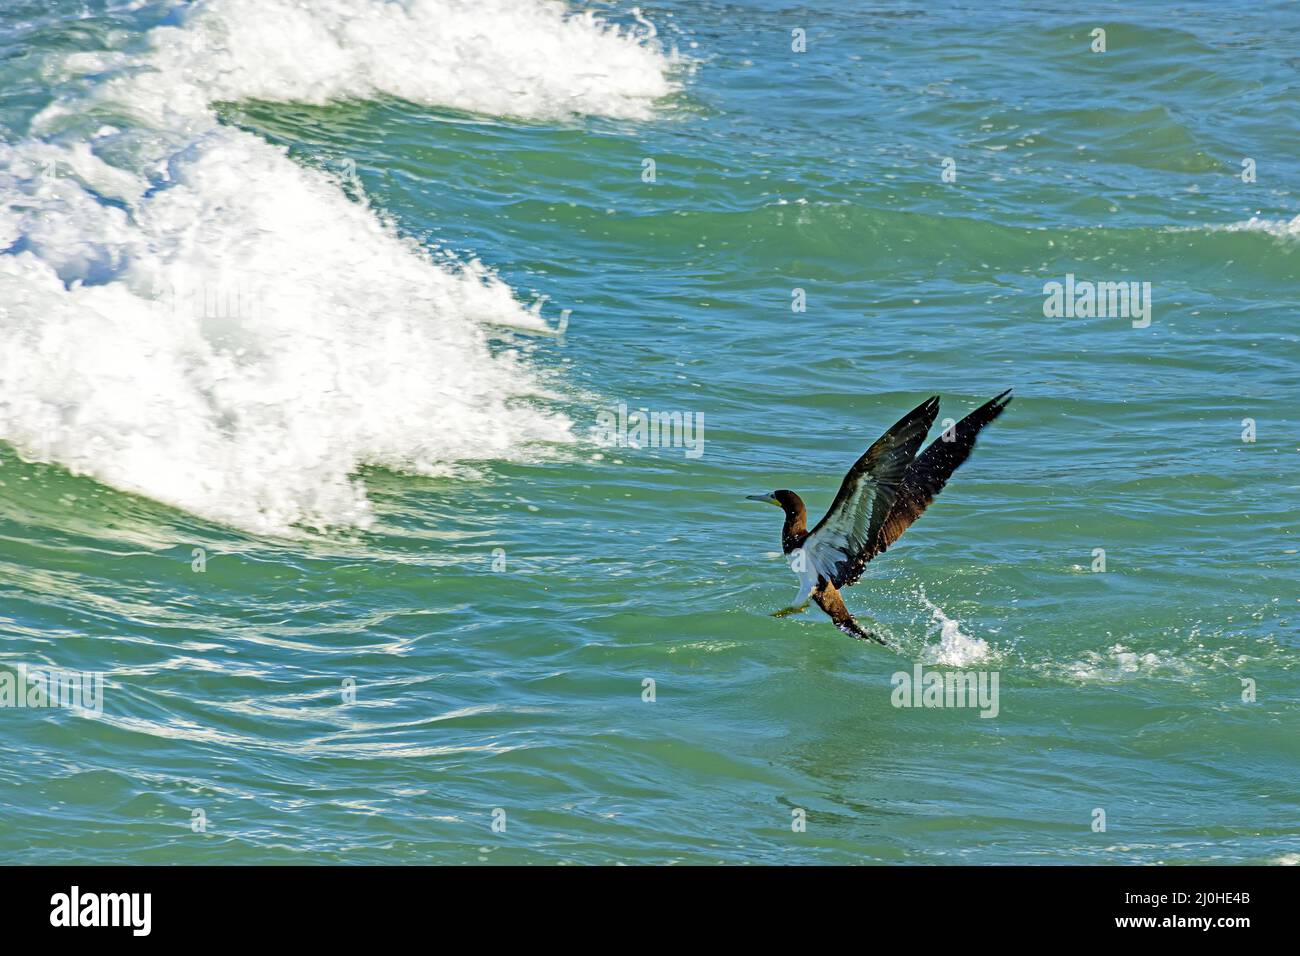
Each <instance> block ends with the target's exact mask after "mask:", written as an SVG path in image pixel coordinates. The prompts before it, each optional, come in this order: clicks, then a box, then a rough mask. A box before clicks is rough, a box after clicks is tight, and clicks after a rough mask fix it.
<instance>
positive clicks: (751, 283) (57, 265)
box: [0, 0, 1300, 864]
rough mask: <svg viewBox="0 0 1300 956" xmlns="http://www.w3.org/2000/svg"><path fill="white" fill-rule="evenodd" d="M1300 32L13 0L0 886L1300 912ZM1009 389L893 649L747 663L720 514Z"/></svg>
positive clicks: (874, 614)
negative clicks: (382, 875) (614, 889)
mask: <svg viewBox="0 0 1300 956" xmlns="http://www.w3.org/2000/svg"><path fill="white" fill-rule="evenodd" d="M1096 28H1102V29H1104V31H1105V50H1104V52H1100V51H1094V50H1093V46H1094V45H1096V44H1097V43H1098V40H1097V39H1096V38H1094V35H1093V31H1094V30H1095V29H1096ZM1297 28H1300V13H1298V12H1297V10H1296V7H1295V5H1294V4H1290V3H1262V4H1250V5H1236V4H1208V3H1207V4H1196V3H1168V2H1153V3H1143V4H1132V5H1130V4H1118V3H1117V4H1097V5H1093V6H1087V5H1085V6H1080V5H1078V4H1066V3H1058V2H1044V3H1036V4H1032V5H1030V4H1025V5H1021V4H1014V5H1012V4H1007V5H986V4H956V5H953V4H938V5H936V4H920V3H884V4H871V5H866V4H850V3H842V2H828V0H822V2H815V3H811V4H806V5H800V6H798V7H792V6H789V5H786V4H781V3H777V2H774V0H750V2H743V3H734V2H733V3H719V2H705V0H700V2H696V0H682V2H664V3H658V2H651V3H643V4H641V5H640V6H639V7H633V6H632V5H630V4H626V3H616V4H594V5H593V6H592V9H591V11H590V12H588V11H586V10H585V9H580V8H578V7H574V6H568V7H566V6H563V5H560V4H557V3H550V2H542V0H474V2H471V0H463V2H461V0H405V2H381V0H310V2H301V3H299V2H291V0H256V2H254V0H208V2H195V3H180V2H171V0H135V2H120V0H118V2H115V0H39V2H38V0H9V2H6V3H5V4H3V6H0V79H2V80H3V82H0V639H2V640H0V671H4V672H7V673H11V674H14V675H18V674H22V673H28V674H30V673H31V672H34V671H45V672H47V673H48V672H51V671H53V670H57V671H59V672H60V673H62V672H76V673H85V674H88V675H90V674H101V675H102V698H100V700H99V701H98V707H93V706H92V707H90V708H89V709H87V708H81V709H78V708H71V707H59V708H32V707H16V706H4V707H0V749H2V750H3V752H4V754H5V759H4V760H3V761H0V861H3V862H6V863H52V862H88V863H189V864H222V863H362V864H380V863H398V864H405V863H446V864H462V863H470V864H474V863H506V864H512V863H513V864H518V863H529V864H551V863H565V862H567V863H613V862H620V863H717V862H724V863H878V862H883V863H902V862H906V863H957V862H963V863H1013V862H1021V863H1080V864H1096V863H1170V864H1181V863H1211V862H1213V863H1295V862H1297V861H1300V783H1298V782H1300V738H1298V737H1297V719H1298V718H1300V680H1298V678H1300V667H1298V666H1297V653H1298V651H1300V639H1298V635H1297V624H1296V621H1297V615H1298V614H1300V607H1297V600H1300V592H1297V588H1296V581H1297V566H1298V562H1300V557H1298V556H1297V550H1298V549H1300V535H1298V534H1297V505H1298V504H1300V488H1298V484H1297V477H1296V475H1297V469H1296V464H1297V459H1296V454H1297V451H1300V447H1297V446H1298V444H1300V443H1298V441H1297V438H1298V434H1300V433H1298V431H1297V427H1298V426H1300V415H1297V411H1296V406H1297V400H1298V399H1300V346H1297V341H1296V329H1297V315H1300V296H1298V295H1297V287H1298V286H1297V279H1300V197H1298V196H1297V194H1296V183H1297V182H1298V181H1300V180H1298V177H1300V136H1298V135H1297V123H1296V116H1295V104H1296V101H1297V85H1300V84H1298V83H1297V66H1300V60H1297V58H1296V55H1295V52H1294V43H1293V40H1294V37H1295V35H1296V30H1297ZM795 31H802V32H801V33H796V32H795ZM798 46H801V47H802V49H801V50H796V49H795V47H798ZM1068 276H1072V277H1073V279H1072V280H1069V281H1072V282H1076V283H1080V282H1136V283H1138V284H1139V285H1138V287H1137V288H1138V289H1139V290H1140V289H1141V288H1142V285H1141V284H1142V283H1150V286H1149V290H1150V291H1149V296H1150V298H1149V303H1150V309H1149V312H1148V313H1146V314H1145V316H1138V317H1133V316H1131V315H1125V314H1115V313H1114V312H1112V313H1111V314H1104V315H1087V314H1082V315H1081V314H1073V315H1049V314H1047V313H1048V312H1050V311H1051V309H1050V308H1045V303H1046V300H1047V298H1048V296H1047V294H1045V288H1046V287H1048V284H1049V283H1052V282H1060V283H1062V284H1064V283H1066V282H1067V277H1068ZM800 306H802V311H799V310H797V309H798V308H799V307H800ZM1009 387H1012V388H1014V389H1015V394H1016V398H1015V401H1014V403H1013V404H1012V405H1011V407H1010V409H1009V410H1008V412H1007V413H1006V414H1005V415H1004V416H1003V417H1002V418H1001V419H999V420H998V421H997V422H996V423H994V424H993V425H992V426H991V427H990V428H989V429H988V430H987V432H986V433H985V434H984V436H983V437H982V439H981V442H980V445H979V447H978V448H977V449H976V452H975V454H974V456H973V457H972V458H971V460H970V461H969V462H968V463H967V464H966V465H965V466H964V467H963V468H962V469H961V470H960V471H959V472H958V473H957V475H956V477H955V478H954V479H953V481H952V482H951V483H950V484H949V486H948V489H947V490H946V491H945V492H944V494H943V495H942V496H941V497H940V498H939V499H938V500H937V502H936V503H935V504H934V505H933V506H932V507H931V509H930V510H929V511H928V512H927V513H926V514H925V515H924V516H923V517H922V518H921V519H920V520H919V521H918V522H917V523H916V525H915V526H913V527H912V528H911V530H909V531H908V532H907V534H906V535H905V536H904V537H903V538H902V540H901V541H900V542H899V543H898V544H897V545H896V546H895V548H893V549H891V551H890V552H889V553H887V554H886V555H884V556H883V557H881V558H879V559H877V561H875V562H873V563H872V564H871V565H870V566H869V569H868V574H867V575H866V576H865V577H864V578H863V580H862V581H861V582H860V583H859V584H858V585H857V586H855V587H854V588H852V589H850V590H848V591H847V592H846V595H845V597H846V600H847V602H848V604H849V606H850V608H851V609H852V610H853V611H854V612H855V613H856V614H857V615H858V617H859V618H860V619H861V620H862V621H863V622H864V623H866V624H868V625H869V626H871V627H872V628H873V629H875V630H877V631H879V632H880V633H881V634H883V635H886V636H887V637H888V638H889V639H890V641H891V642H892V643H893V645H894V649H885V648H881V647H877V646H874V645H868V644H864V643H861V642H858V641H855V640H852V639H850V638H849V637H847V636H845V635H843V634H840V633H839V632H838V631H836V630H835V629H834V628H833V627H832V626H831V625H830V624H829V623H828V622H827V621H826V620H825V619H824V618H823V617H821V616H820V615H819V614H818V613H817V612H815V611H813V612H810V613H808V614H805V615H799V616H794V617H788V618H784V619H776V618H773V617H771V616H770V613H771V612H772V611H774V610H776V609H777V608H779V607H782V606H784V605H786V604H787V603H789V601H790V600H791V598H792V597H793V596H794V591H795V578H794V577H793V576H792V575H791V574H790V572H789V570H788V569H787V568H786V567H785V566H784V564H783V562H782V560H781V558H780V555H779V527H780V515H779V514H778V513H777V512H776V511H775V510H774V509H771V508H765V507H763V506H761V505H757V504H754V503H752V502H747V501H745V500H744V496H745V495H748V494H754V493H760V492H766V491H770V490H772V489H773V488H780V487H788V488H793V489H795V490H797V491H799V492H800V493H801V494H803V496H804V497H805V499H806V500H807V501H808V502H809V506H810V510H811V511H812V512H813V517H814V519H815V518H816V517H818V516H819V515H820V514H821V512H822V510H823V509H824V508H825V507H826V506H827V505H828V504H829V503H830V501H831V499H832V497H833V496H834V493H835V490H836V488H837V487H838V484H839V480H840V478H841V476H842V475H843V473H844V470H845V469H846V468H847V466H848V465H849V464H850V463H851V462H852V461H853V460H854V459H855V458H856V457H857V456H858V455H859V454H860V453H861V451H862V449H863V448H865V447H866V445H867V444H868V443H869V442H870V441H871V440H873V439H874V438H875V437H876V436H877V435H878V434H879V433H880V432H881V431H882V430H883V429H884V428H885V427H887V426H888V425H889V424H891V423H892V422H893V421H895V420H896V419H897V418H898V417H899V416H901V415H902V414H903V413H904V412H905V411H907V410H908V409H910V408H911V407H913V406H914V405H915V404H917V403H918V402H919V401H921V400H923V399H924V398H925V397H927V396H929V395H931V394H936V393H938V394H941V395H942V396H943V407H942V410H941V411H940V418H941V419H942V418H949V417H951V418H959V417H960V416H961V415H962V414H964V413H965V412H966V411H969V410H970V409H972V408H973V407H974V406H975V405H976V404H977V403H979V402H981V401H983V400H984V399H986V398H987V397H989V396H991V395H993V394H996V393H997V392H1000V391H1002V390H1003V389H1004V388H1009ZM620 406H622V407H624V408H625V409H626V410H627V411H629V412H630V413H635V412H637V410H645V411H646V412H656V413H661V414H664V413H668V414H671V413H681V416H682V418H681V421H682V423H683V424H686V423H690V424H691V425H692V426H693V427H692V429H691V432H690V433H689V434H683V433H682V432H681V431H673V432H671V434H670V436H669V437H670V438H679V439H681V441H680V442H678V443H676V444H674V443H673V442H672V441H668V442H652V441H649V440H638V436H637V435H636V433H635V429H632V432H633V433H632V434H631V435H630V436H627V437H628V440H627V441H624V440H623V438H624V436H623V435H622V434H621V433H614V434H611V433H610V429H609V428H608V427H607V426H608V425H609V423H610V421H611V416H612V419H613V421H615V422H617V421H618V415H619V409H620ZM938 430H939V428H938V426H937V427H936V429H935V434H937V433H938ZM1103 568H1104V570H1103ZM917 664H919V665H920V666H921V667H922V668H923V673H938V674H976V675H984V677H986V678H989V677H991V676H992V675H996V676H997V679H998V688H999V697H998V702H997V712H996V716H990V717H982V716H981V711H980V710H979V709H977V708H971V707H966V708H955V707H953V708H949V707H941V708H930V707H921V708H915V707H911V708H902V707H897V706H894V704H895V701H894V699H893V698H894V689H895V683H896V679H895V676H894V675H896V674H898V673H900V672H902V673H907V674H912V673H914V670H913V669H914V667H915V666H916V665H917ZM24 669H25V670H24ZM15 679H16V678H15ZM2 694H3V681H0V695H2ZM0 702H3V698H2V696H0ZM11 702H12V701H11ZM985 712H986V713H987V712H989V711H988V709H987V708H986V709H985ZM1103 822H1104V829H1103V827H1102V823H1103Z"/></svg>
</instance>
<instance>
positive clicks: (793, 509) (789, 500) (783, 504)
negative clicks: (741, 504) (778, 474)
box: [747, 488, 808, 553]
mask: <svg viewBox="0 0 1300 956" xmlns="http://www.w3.org/2000/svg"><path fill="white" fill-rule="evenodd" d="M747 497H748V498H749V500H750V501H765V502H767V503H768V504H770V505H776V506H777V507H778V508H780V509H781V510H782V511H784V512H785V523H784V524H782V526H781V550H783V551H785V552H787V553H788V552H789V551H791V550H792V549H794V548H797V547H799V546H800V545H801V544H802V543H803V540H804V538H806V537H807V536H808V530H807V525H806V524H805V521H806V518H807V515H808V512H807V510H806V509H805V508H804V506H803V499H802V498H800V497H799V496H798V495H796V494H795V493H794V492H793V491H790V490H789V489H787V488H782V489H780V490H779V491H773V492H771V493H770V494H766V495H748V496H747Z"/></svg>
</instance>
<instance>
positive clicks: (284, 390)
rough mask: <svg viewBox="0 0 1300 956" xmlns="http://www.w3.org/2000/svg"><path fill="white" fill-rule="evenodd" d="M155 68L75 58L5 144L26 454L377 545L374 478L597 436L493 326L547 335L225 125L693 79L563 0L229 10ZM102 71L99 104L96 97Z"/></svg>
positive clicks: (632, 91) (196, 13)
mask: <svg viewBox="0 0 1300 956" xmlns="http://www.w3.org/2000/svg"><path fill="white" fill-rule="evenodd" d="M178 22H179V25H177V26H166V27H160V28H157V29H155V30H153V31H152V33H151V34H150V36H149V37H148V43H147V49H146V50H145V52H144V53H142V54H139V55H136V56H128V55H127V54H125V53H123V52H109V53H94V54H88V53H74V54H71V55H65V56H63V57H62V58H60V59H57V60H54V61H52V62H51V63H50V64H49V66H48V69H47V72H48V73H49V74H50V75H51V76H53V77H59V78H61V81H62V83H63V84H64V88H65V90H67V92H65V93H64V95H63V96H62V97H60V98H57V99H56V100H55V101H54V102H53V103H52V104H51V105H50V106H49V107H48V108H46V109H45V110H44V111H43V112H42V113H41V114H40V115H39V116H38V117H37V119H36V121H35V122H34V124H33V133H34V134H35V135H34V136H33V137H32V138H30V139H27V140H24V141H21V142H17V143H15V144H12V145H8V146H3V147H0V250H3V249H7V250H8V254H0V338H2V340H3V343H4V348H3V350H0V438H3V439H4V440H6V441H9V442H11V443H12V444H13V445H14V446H15V447H16V448H17V449H18V450H19V452H20V453H21V454H23V455H24V456H25V457H29V458H34V459H38V460H46V461H55V462H59V463H61V464H63V465H65V466H67V467H69V468H71V469H73V470H75V471H77V472H80V473H85V474H89V475H92V476H94V477H96V478H98V479H100V480H102V481H104V482H106V483H108V484H112V485H114V486H116V487H119V488H123V489H126V490H130V491H134V492H138V493H140V494H144V495H147V496H149V497H152V498H155V499H158V500H160V501H164V502H167V503H169V504H173V505H176V506H178V507H181V508H183V509H186V510H188V511H191V512H194V513H196V514H200V515H203V516H205V517H209V518H212V519H215V520H219V521H223V522H227V523H230V524H233V525H237V526H240V527H245V528H248V529H252V530H258V531H267V532H284V531H286V530H288V529H289V528H291V527H292V526H294V525H307V526H313V527H326V526H332V525H359V526H364V525H365V524H367V523H368V521H369V520H370V505H369V502H368V501H367V499H366V495H365V489H364V487H363V486H362V485H361V483H360V482H359V481H358V480H357V478H356V472H357V470H358V469H359V468H360V467H362V466H364V465H380V466H387V467H392V468H395V469H401V470H407V471H415V472H422V473H442V472H444V471H445V470H446V469H448V468H449V467H451V466H452V465H453V464H454V463H456V462H463V461H472V460H481V459H490V458H510V457H516V456H518V455H521V454H526V453H528V451H527V450H528V449H529V448H531V447H534V446H535V445H536V443H539V442H560V441H567V440H571V431H570V423H569V422H568V421H567V420H566V419H565V418H564V417H563V416H562V415H560V414H557V413H555V412H553V411H549V410H548V409H547V406H546V403H545V402H544V401H538V400H537V399H538V398H539V397H540V396H543V395H544V392H545V388H544V384H543V383H542V381H541V379H540V378H539V376H538V374H537V373H536V372H535V371H533V370H531V369H530V368H529V366H528V363H527V361H526V360H525V359H524V358H523V357H521V355H520V354H519V353H518V351H517V350H512V349H508V348H503V347H500V346H493V345H492V343H491V341H490V333H489V331H488V328H489V327H492V328H495V327H501V326H506V327H515V328H520V329H531V330H536V329H540V328H541V327H542V326H543V323H542V322H541V321H540V319H539V318H538V316H537V315H536V314H535V313H534V312H532V311H530V310H528V309H526V308H524V307H523V306H521V305H520V304H519V302H518V301H517V300H516V299H515V298H514V296H513V294H512V293H511V290H510V289H509V288H508V287H507V286H506V285H505V284H504V283H502V282H501V281H500V280H499V279H496V278H495V277H493V276H492V275H491V274H490V273H489V272H488V271H487V270H485V269H484V268H483V267H482V266H480V265H478V264H477V263H473V262H471V263H457V262H452V261H444V260H435V259H434V258H432V257H430V256H429V255H428V254H426V253H424V252H423V251H422V250H420V249H418V248H417V247H416V246H415V245H414V244H412V243H411V242H408V241H406V240H404V239H402V238H399V237H398V236H397V235H396V234H395V232H394V231H393V230H392V228H391V227H389V226H387V225H385V224H384V222H383V221H382V219H381V218H380V217H379V216H377V215H376V214H375V212H374V211H373V210H371V209H370V208H369V207H368V206H367V205H366V204H365V203H364V202H355V201H352V200H350V199H348V198H347V197H346V196H345V195H344V194H343V192H342V191H341V190H340V189H339V187H338V185H337V183H336V182H334V181H333V180H332V179H331V178H330V177H328V176H327V175H325V174H323V173H321V172H318V171H315V170H312V169H308V168H305V167H302V166H300V165H298V164H296V163H294V162H293V161H291V160H290V159H289V158H288V156H287V154H286V152H285V150H283V149H282V148H280V147H276V146H272V145H269V144H267V143H266V142H264V141H262V140H261V139H259V138H257V137H256V136H253V135H252V134H250V133H247V132H243V131H240V130H235V129H232V128H228V127H224V126H221V125H220V124H218V122H217V120H216V117H215V115H214V113H213V112H212V108H211V104H212V103H214V102H217V101H219V100H223V99H242V98H249V97H260V98H268V99H278V100H304V101H311V102H323V101H325V100H329V99H337V98H341V97H349V96H352V97H364V96H373V95H376V94H380V93H385V94H392V95H396V96H401V97H405V98H407V99H410V100H414V101H418V102H421V103H429V104H437V105H442V106H449V107H455V108H460V109H466V110H477V111H485V112H493V113H499V114H508V115H512V116H523V117H531V118H539V119H540V118H551V117H560V116H565V115H568V114H571V113H574V112H581V113H600V114H606V115H611V116H618V117H639V116H644V115H646V114H647V113H648V112H649V110H650V109H651V104H652V103H653V100H654V99H655V98H656V97H658V96H661V95H662V94H663V93H665V92H668V91H669V89H670V81H669V79H668V71H669V66H670V58H669V57H668V56H667V55H665V54H663V53H662V52H661V51H660V50H659V48H658V47H657V46H654V45H651V44H647V43H645V42H639V40H638V38H637V37H635V36H632V35H630V34H628V33H627V32H623V33H620V32H618V31H617V30H615V29H614V28H613V27H610V26H606V25H604V24H602V23H601V22H600V21H598V20H596V19H595V18H593V17H590V16H568V15H566V13H565V9H564V8H563V7H562V6H561V5H559V4H556V3H551V2H543V0H514V2H505V0H474V2H461V0H409V2H406V3H395V2H380V0H313V2H312V3H311V4H301V3H297V2H289V0H256V2H254V0H211V2H207V3H199V4H196V5H194V6H193V8H192V9H189V10H188V11H187V12H185V13H183V14H182V15H181V16H180V18H179V21H178ZM84 74H91V75H92V78H91V80H90V81H89V83H88V84H87V81H85V80H80V79H77V77H79V76H82V75H84Z"/></svg>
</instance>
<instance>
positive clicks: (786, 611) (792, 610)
mask: <svg viewBox="0 0 1300 956" xmlns="http://www.w3.org/2000/svg"><path fill="white" fill-rule="evenodd" d="M806 610H808V602H807V601H804V602H803V603H802V604H800V605H798V606H795V605H791V606H790V607H783V608H781V610H779V611H773V612H772V616H773V617H789V616H790V615H791V614H802V613H803V612H804V611H806Z"/></svg>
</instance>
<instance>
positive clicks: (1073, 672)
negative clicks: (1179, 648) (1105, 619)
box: [1063, 644, 1194, 683]
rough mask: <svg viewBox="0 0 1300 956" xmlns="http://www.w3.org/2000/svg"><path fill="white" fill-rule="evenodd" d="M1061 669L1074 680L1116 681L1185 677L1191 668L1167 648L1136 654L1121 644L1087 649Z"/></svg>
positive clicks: (1191, 670)
mask: <svg viewBox="0 0 1300 956" xmlns="http://www.w3.org/2000/svg"><path fill="white" fill-rule="evenodd" d="M1063 669H1064V672H1065V673H1066V674H1067V675H1068V676H1069V677H1070V678H1072V679H1074V680H1078V681H1088V682H1093V681H1095V682H1099V683H1117V682H1121V681H1126V680H1133V679H1138V678H1146V677H1187V676H1189V675H1190V674H1191V673H1192V672H1193V670H1194V668H1193V666H1192V665H1191V664H1190V663H1189V662H1188V661H1186V660H1184V659H1182V658H1180V657H1178V656H1177V655H1176V654H1174V653H1173V652H1171V651H1167V650H1161V651H1147V652H1145V653H1140V652H1138V651H1133V650H1130V649H1129V648H1128V647H1125V646H1124V645H1123V644H1114V645H1111V646H1110V647H1108V648H1106V650H1105V651H1088V652H1087V653H1085V654H1084V656H1083V658H1082V659H1081V660H1078V661H1074V662H1072V663H1069V664H1066V665H1064V668H1063Z"/></svg>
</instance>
